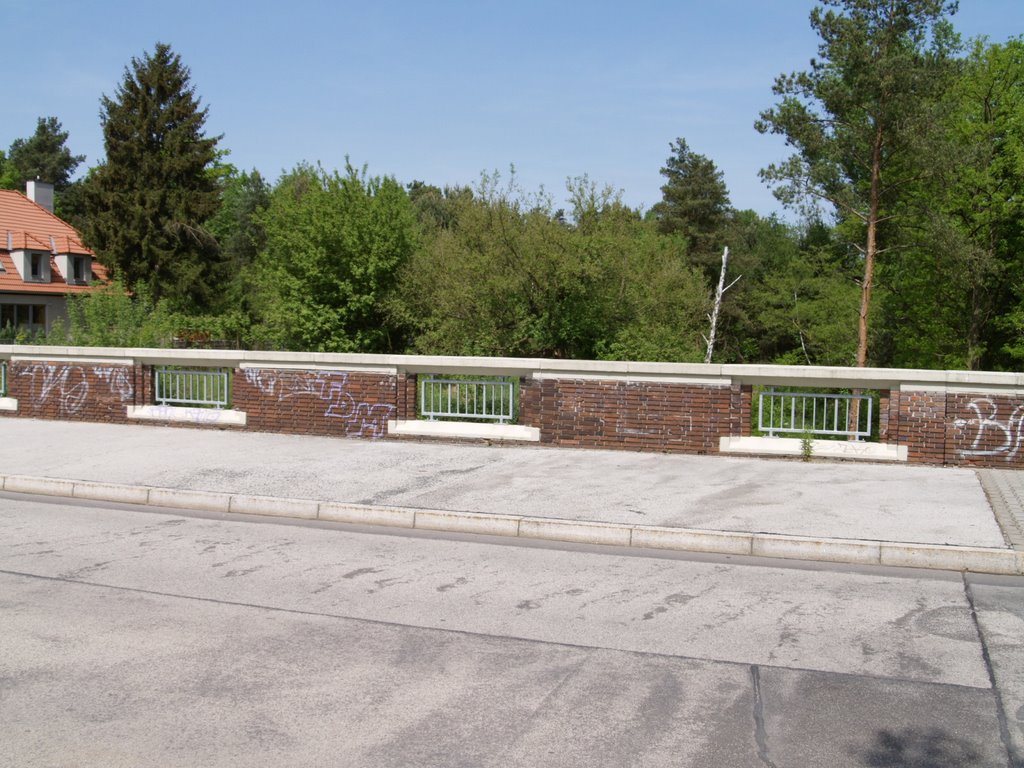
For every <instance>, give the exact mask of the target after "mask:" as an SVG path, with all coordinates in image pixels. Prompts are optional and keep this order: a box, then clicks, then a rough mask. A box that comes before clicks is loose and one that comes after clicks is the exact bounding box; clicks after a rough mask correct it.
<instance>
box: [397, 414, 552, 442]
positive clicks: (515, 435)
mask: <svg viewBox="0 0 1024 768" xmlns="http://www.w3.org/2000/svg"><path fill="white" fill-rule="evenodd" d="M388 434H389V435H404V436H406V437H441V438H444V437H447V438H456V439H459V438H468V439H474V440H498V441H501V440H517V441H520V442H528V443H538V442H540V430H539V429H538V428H537V427H524V426H520V425H518V424H475V423H471V422H465V421H420V420H408V421H394V420H392V421H389V422H388Z"/></svg>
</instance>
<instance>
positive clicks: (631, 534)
mask: <svg viewBox="0 0 1024 768" xmlns="http://www.w3.org/2000/svg"><path fill="white" fill-rule="evenodd" d="M0 489H2V490H4V491H9V492H11V493H26V494H37V495H45V496H61V497H66V498H79V499H91V500H94V501H109V502H116V503H126V504H139V505H147V506H153V507H169V508H172V509H195V510H204V511H211V512H220V513H226V514H239V515H272V516H277V517H294V518H301V519H307V520H326V521H331V522H341V523H350V524H355V525H371V526H377V525H380V526H394V527H401V528H418V529H421V530H429V531H448V532H456V533H469V534H477V535H487V536H509V537H521V538H531V539H546V540H551V541H568V542H576V543H583V544H598V545H609V546H619V547H637V548H648V549H666V550H675V551H682V552H707V553H712V554H722V555H745V556H753V557H767V558H782V559H794V560H815V561H819V562H831V563H848V564H857V565H885V566H898V567H911V568H930V569H935V570H950V571H973V572H977V573H993V574H1005V575H1024V552H1018V551H1014V550H1012V549H1009V548H1006V549H1002V548H996V547H970V546H962V547H961V546H950V545H944V544H923V543H914V542H886V541H868V540H859V539H834V538H825V537H811V536H793V535H784V534H774V533H746V532H742V531H710V530H699V529H687V528H670V527H665V526H652V525H629V524H620V523H604V522H596V521H575V520H564V519H559V518H541V517H527V516H518V515H497V514H487V513H481V512H458V511H452V510H436V509H417V508H408V507H388V506H374V505H369V504H349V503H340V502H326V501H316V500H312V499H288V498H278V497H273V496H252V495H248V494H232V493H218V492H212V491H199V490H191V489H178V488H155V487H149V486H140V485H120V484H116V483H98V482H91V481H83V480H66V479H60V478H50V477H31V476H26V475H0Z"/></svg>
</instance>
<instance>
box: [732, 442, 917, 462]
mask: <svg viewBox="0 0 1024 768" xmlns="http://www.w3.org/2000/svg"><path fill="white" fill-rule="evenodd" d="M718 450H719V451H721V452H722V453H733V454H740V455H748V456H802V455H803V441H802V440H800V439H799V438H795V437H723V438H722V439H721V440H720V441H719V446H718ZM811 457H812V458H813V457H818V458H823V459H853V460H859V461H902V462H905V461H906V460H907V446H905V445H889V444H886V443H865V442H856V441H849V440H811Z"/></svg>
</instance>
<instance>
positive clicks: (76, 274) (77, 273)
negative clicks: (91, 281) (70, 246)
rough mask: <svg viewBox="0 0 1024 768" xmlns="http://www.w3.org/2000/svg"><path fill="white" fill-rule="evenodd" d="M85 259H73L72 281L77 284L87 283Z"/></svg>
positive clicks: (81, 257)
mask: <svg viewBox="0 0 1024 768" xmlns="http://www.w3.org/2000/svg"><path fill="white" fill-rule="evenodd" d="M85 269H86V267H85V257H84V256H74V257H72V259H71V279H72V280H73V281H74V282H76V283H84V282H87V278H86V274H85Z"/></svg>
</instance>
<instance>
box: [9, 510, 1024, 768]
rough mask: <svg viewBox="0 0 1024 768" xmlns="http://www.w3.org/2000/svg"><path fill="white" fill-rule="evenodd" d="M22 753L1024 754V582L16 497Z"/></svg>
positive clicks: (698, 757) (897, 758)
mask: <svg viewBox="0 0 1024 768" xmlns="http://www.w3.org/2000/svg"><path fill="white" fill-rule="evenodd" d="M0 628H2V631H0V723H2V724H3V740H2V743H0V763H2V764H10V765H18V766H92V765H96V766H196V765H202V766H221V765H223V766H229V765H230V766H235V765H249V766H263V765H267V766H271V765H272V766H281V765H288V766H307V765H308V766H629V765H636V766H689V765H693V766H719V765H721V766H752V767H753V766H760V767H763V766H776V767H777V768H782V766H800V767H801V768H802V767H804V766H818V765H827V766H830V767H831V766H929V768H946V767H948V768H953V767H954V766H956V767H957V768H964V767H967V768H971V767H973V766H986V767H987V766H1000V767H1001V768H1003V767H1005V766H1008V765H1011V766H1015V765H1024V757H1022V755H1024V649H1022V645H1021V643H1022V640H1021V638H1022V637H1024V580H1022V579H1012V578H997V577H987V578H982V577H971V576H968V577H966V578H964V577H961V576H960V575H957V574H950V573H939V572H922V571H911V570H894V569H877V568H876V569H867V568H862V569H851V568H839V567H832V566H828V567H826V566H819V565H815V564H807V563H803V564H793V565H792V566H789V565H785V564H780V563H778V562H772V563H767V562H766V561H755V560H751V559H743V558H729V557H714V556H693V555H691V556H686V555H681V554H669V553H655V552H652V553H644V554H643V555H638V554H636V553H626V552H623V551H620V550H615V549H598V548H593V547H572V546H568V545H564V546H563V545H555V544H550V543H537V544H535V545H531V546H524V545H523V544H522V543H521V542H509V541H497V540H490V541H489V540H485V539H479V538H477V539H469V538H465V537H457V536H426V535H422V534H409V533H408V532H397V531H392V532H387V533H382V532H379V531H369V530H357V529H350V528H344V527H340V526H330V525H323V524H308V523H296V522H292V521H287V522H282V521H268V520H225V519H220V518H218V517H217V516H215V515H205V516H192V515H183V514H181V513H177V512H175V513H163V512H159V511H156V512H154V511H139V510H135V509H129V508H118V507H113V506H110V505H99V504H93V505H88V504H83V505H77V506H69V505H67V504H66V503H64V502H63V501H62V500H57V499H53V500H46V501H40V500H38V499H30V498H29V497H16V496H14V495H11V494H6V495H4V494H0Z"/></svg>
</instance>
